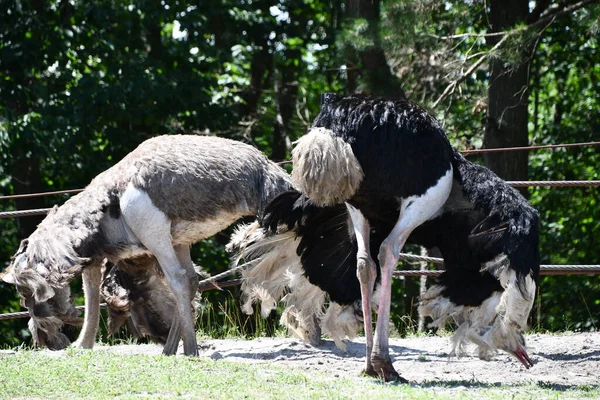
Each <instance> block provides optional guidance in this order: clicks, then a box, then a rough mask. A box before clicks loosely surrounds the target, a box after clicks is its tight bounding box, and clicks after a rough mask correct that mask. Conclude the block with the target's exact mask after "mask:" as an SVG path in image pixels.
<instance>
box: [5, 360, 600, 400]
mask: <svg viewBox="0 0 600 400" xmlns="http://www.w3.org/2000/svg"><path fill="white" fill-rule="evenodd" d="M507 396H508V397H516V398H532V399H533V398H535V399H536V400H537V399H551V398H557V397H559V398H562V397H569V398H597V397H600V390H599V389H598V388H597V387H589V386H586V387H582V388H578V387H569V388H567V387H563V388H554V387H544V385H543V384H540V385H529V386H511V387H507V386H496V385H488V384H477V382H456V383H445V384H440V383H436V382H427V383H424V384H421V385H389V384H383V383H381V382H378V381H376V380H373V379H370V378H358V377H355V376H347V377H340V376H336V375H335V373H334V372H333V371H332V372H331V374H323V373H317V372H315V371H306V372H304V371H298V370H293V369H289V368H287V369H284V368H278V367H275V366H273V365H269V364H258V363H257V364H241V363H232V362H227V361H223V360H218V361H213V360H209V359H205V358H188V357H182V356H178V357H166V356H145V355H119V354H115V353H113V352H111V351H106V350H95V351H85V350H75V349H69V350H67V351H64V352H54V353H49V352H40V351H27V350H22V351H17V352H16V353H15V354H0V397H1V398H15V397H19V398H32V397H35V398H48V399H55V398H60V399H64V398H70V399H75V398H113V397H119V398H124V399H138V398H155V397H159V398H175V397H190V398H210V399H232V398H235V399H240V398H251V399H313V398H314V399H369V400H372V399H390V398H411V399H433V398H435V399H457V398H458V399H461V398H462V399H472V398H486V399H503V398H506V397H507Z"/></svg>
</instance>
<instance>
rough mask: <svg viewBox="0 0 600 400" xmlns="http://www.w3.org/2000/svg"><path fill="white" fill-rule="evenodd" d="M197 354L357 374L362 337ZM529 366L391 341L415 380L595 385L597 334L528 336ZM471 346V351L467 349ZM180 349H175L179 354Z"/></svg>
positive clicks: (203, 345) (207, 348)
mask: <svg viewBox="0 0 600 400" xmlns="http://www.w3.org/2000/svg"><path fill="white" fill-rule="evenodd" d="M199 345H200V356H201V357H209V358H211V359H214V360H220V359H223V360H228V361H232V362H242V363H266V364H269V365H279V366H284V367H288V368H294V369H298V370H301V371H304V372H308V373H310V372H311V371H315V372H320V373H323V374H327V375H331V377H332V378H336V377H340V376H343V377H346V378H353V377H356V378H357V379H358V378H359V372H360V370H361V369H362V367H363V363H364V338H357V339H355V340H353V341H351V342H347V349H346V352H343V351H342V350H339V349H338V348H337V347H335V345H334V344H333V342H332V341H330V340H325V341H324V342H323V344H322V345H320V346H319V347H312V346H309V345H306V344H304V343H303V342H301V341H299V340H297V339H293V338H261V339H255V340H232V339H229V340H205V341H201V342H200V344H199ZM527 347H528V350H529V355H530V356H531V358H532V359H533V362H534V366H533V367H532V368H530V369H529V370H527V369H525V368H524V367H523V366H521V364H520V363H519V362H518V361H517V360H516V359H514V358H512V357H511V356H509V355H508V354H506V353H500V354H498V355H497V356H496V357H495V358H494V359H493V360H492V361H481V360H479V358H477V356H476V355H474V354H471V353H473V352H471V353H470V354H467V355H465V356H462V357H461V358H455V357H452V358H450V357H449V356H448V353H449V352H450V350H451V344H450V338H449V337H438V336H433V337H412V338H406V339H391V341H390V350H391V357H392V360H393V362H394V367H395V368H396V370H397V371H398V372H399V373H400V375H402V376H403V377H404V378H406V379H408V380H409V381H410V382H412V383H415V384H424V383H436V384H442V385H443V384H444V383H448V384H449V385H465V384H467V385H468V384H470V383H471V384H473V383H477V384H478V385H492V386H494V385H500V384H503V385H523V384H535V385H541V386H548V387H555V388H564V389H567V388H569V387H574V386H579V385H591V386H598V385H600V333H573V334H561V335H542V334H533V335H528V336H527ZM107 349H108V350H109V351H115V352H119V353H121V354H140V353H142V354H149V355H150V354H152V355H154V354H160V353H161V351H162V347H161V346H158V345H119V346H111V347H108V348H107ZM471 350H473V349H471ZM181 353H182V349H181V348H180V350H179V352H178V354H181Z"/></svg>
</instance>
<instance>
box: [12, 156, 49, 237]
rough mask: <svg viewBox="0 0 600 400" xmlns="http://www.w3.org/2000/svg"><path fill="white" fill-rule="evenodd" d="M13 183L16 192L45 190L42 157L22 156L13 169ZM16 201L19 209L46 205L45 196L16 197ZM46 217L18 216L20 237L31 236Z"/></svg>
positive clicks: (24, 192)
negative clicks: (41, 165)
mask: <svg viewBox="0 0 600 400" xmlns="http://www.w3.org/2000/svg"><path fill="white" fill-rule="evenodd" d="M12 185H13V188H14V191H15V193H16V194H26V193H39V192H41V191H43V186H42V175H41V172H40V159H39V158H20V159H18V160H16V161H15V164H14V169H13V171H12ZM15 203H16V209H17V210H31V209H36V208H44V207H45V202H44V198H43V197H28V198H22V199H16V200H15ZM44 217H45V216H44V215H34V216H31V217H20V218H18V219H17V221H18V226H19V239H24V238H26V237H29V235H31V234H32V233H33V231H35V229H36V228H37V226H38V224H39V223H40V222H42V220H43V219H44Z"/></svg>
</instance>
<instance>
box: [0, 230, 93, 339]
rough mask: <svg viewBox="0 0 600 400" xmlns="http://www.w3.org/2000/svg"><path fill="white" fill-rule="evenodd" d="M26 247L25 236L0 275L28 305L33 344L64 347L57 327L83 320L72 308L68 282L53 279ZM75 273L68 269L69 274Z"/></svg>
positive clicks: (23, 304) (27, 241)
mask: <svg viewBox="0 0 600 400" xmlns="http://www.w3.org/2000/svg"><path fill="white" fill-rule="evenodd" d="M28 248H29V240H27V239H25V240H23V241H22V242H21V245H20V246H19V250H18V251H17V253H16V254H15V256H14V257H13V259H12V260H11V263H10V265H9V266H8V268H7V269H6V270H5V271H4V273H2V274H1V275H0V277H1V278H2V280H3V281H4V282H7V283H10V284H13V285H15V286H16V288H17V292H18V293H19V296H20V298H21V306H23V307H26V308H27V311H28V312H29V315H30V317H31V318H30V320H29V324H28V327H29V330H30V331H31V334H32V336H33V340H34V342H35V343H36V345H38V346H46V347H48V348H49V349H51V350H60V349H64V348H65V347H67V346H68V345H69V344H70V341H69V339H68V338H67V337H66V336H65V335H64V334H63V333H61V332H60V328H61V327H62V325H63V324H64V323H67V324H70V325H80V324H81V322H82V320H81V319H80V318H79V317H78V315H77V311H76V310H75V308H74V307H73V303H72V301H71V298H70V294H71V290H70V288H69V285H68V283H62V284H61V283H60V282H59V281H54V282H53V280H54V279H55V278H56V274H54V273H52V272H51V268H49V267H48V265H46V264H45V263H44V262H41V261H37V260H36V257H32V256H31V254H30V252H28ZM74 272H75V271H74V270H73V269H71V270H70V271H69V274H73V273H74Z"/></svg>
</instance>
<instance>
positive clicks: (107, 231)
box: [2, 135, 290, 355]
mask: <svg viewBox="0 0 600 400" xmlns="http://www.w3.org/2000/svg"><path fill="white" fill-rule="evenodd" d="M289 188H290V182H289V177H288V175H287V173H286V172H285V171H284V170H283V169H282V168H280V167H279V166H277V165H276V164H275V163H273V162H271V161H269V160H268V159H267V158H266V157H265V156H264V155H263V154H262V153H261V152H260V151H259V150H257V149H255V148H254V147H252V146H250V145H247V144H243V143H240V142H236V141H233V140H228V139H223V138H218V137H209V136H194V135H172V136H159V137H156V138H152V139H149V140H147V141H145V142H143V143H142V144H141V145H140V146H139V147H138V148H136V149H135V150H134V151H132V152H131V153H129V154H128V155H127V156H126V157H124V158H123V160H121V161H120V162H118V163H117V164H116V165H114V166H113V167H111V168H110V169H108V170H107V171H105V172H103V173H101V174H100V175H98V176H97V177H96V178H95V179H94V180H93V181H92V182H91V183H90V184H89V185H88V186H87V187H86V188H85V190H84V191H83V192H81V193H79V194H77V195H76V196H74V197H72V198H71V199H69V200H68V201H67V202H65V204H63V205H62V206H60V207H58V208H55V209H54V210H53V211H52V212H50V214H49V215H48V216H47V217H46V218H45V219H44V220H43V221H42V222H41V223H40V225H39V226H38V228H37V229H36V231H35V232H34V233H33V234H31V236H30V237H29V238H28V239H25V240H23V241H22V242H21V246H20V248H19V250H18V251H17V253H16V254H15V256H14V258H13V260H12V262H11V264H10V265H9V267H8V268H7V270H6V271H5V272H4V274H3V275H2V279H3V280H4V281H6V282H9V283H12V284H15V285H16V287H17V290H18V292H19V294H20V296H21V302H22V304H23V305H24V306H25V307H27V309H28V311H29V313H30V315H31V319H30V321H29V328H30V330H31V332H32V335H33V337H34V340H35V341H36V342H37V343H38V344H42V345H47V346H48V347H50V348H54V349H60V348H64V347H66V346H68V345H69V340H68V339H67V338H66V336H65V335H63V334H62V333H61V332H60V327H61V325H62V324H63V322H68V321H72V320H73V318H74V316H75V314H76V313H75V312H74V307H73V305H72V303H71V301H70V299H69V285H68V283H69V281H70V280H71V279H72V278H73V277H74V276H75V275H77V274H78V273H82V275H83V283H84V294H85V320H84V323H83V328H82V331H81V333H80V335H79V337H78V339H77V341H76V342H75V343H74V346H76V347H81V348H92V347H93V345H94V342H95V338H96V333H97V329H98V322H99V301H100V289H99V288H100V283H101V277H102V274H101V268H102V265H103V264H104V262H105V260H108V261H109V262H111V263H112V264H117V263H118V262H119V261H121V260H124V259H131V258H135V257H139V256H148V255H153V256H154V257H156V259H157V260H158V263H159V264H160V267H161V270H162V273H163V274H164V276H165V278H166V281H167V283H168V287H169V289H170V291H171V292H172V293H174V294H175V303H176V305H177V307H176V309H175V310H173V318H174V322H173V323H172V325H171V328H170V332H169V334H168V339H167V340H166V344H165V347H164V350H163V352H164V353H165V354H174V353H175V352H176V351H177V345H178V342H179V339H180V338H181V336H183V343H184V352H185V354H186V355H197V354H198V347H197V342H196V336H195V333H194V321H193V318H192V307H191V304H192V300H193V298H194V295H195V293H196V290H197V285H198V276H197V274H196V271H195V270H194V266H193V263H192V261H191V258H190V251H189V246H190V245H191V244H192V243H195V242H197V241H199V240H201V239H203V238H207V237H209V236H212V235H214V234H215V233H217V232H219V231H221V230H222V229H224V228H226V227H227V226H229V225H230V224H232V223H233V222H234V221H236V220H237V219H239V218H240V217H243V216H251V215H256V214H258V213H259V212H260V211H261V210H263V208H264V206H265V204H266V202H267V201H268V200H270V199H272V198H273V197H274V196H275V195H276V194H278V193H280V192H282V191H284V190H287V189H289Z"/></svg>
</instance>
